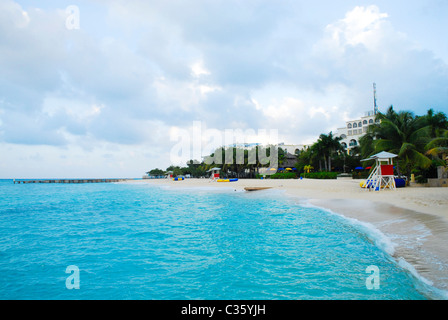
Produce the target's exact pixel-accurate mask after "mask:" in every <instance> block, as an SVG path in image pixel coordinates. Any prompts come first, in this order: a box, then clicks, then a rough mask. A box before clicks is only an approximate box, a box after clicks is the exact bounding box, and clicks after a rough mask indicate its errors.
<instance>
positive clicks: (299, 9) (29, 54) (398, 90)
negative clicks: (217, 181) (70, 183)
mask: <svg viewBox="0 0 448 320" xmlns="http://www.w3.org/2000/svg"><path fill="white" fill-rule="evenodd" d="M34 6H35V4H33V3H32V2H29V5H28V6H26V7H25V6H24V5H22V6H21V5H19V4H18V2H14V1H11V0H3V1H0V69H1V70H2V72H1V73H0V110H1V113H0V141H1V142H2V143H3V145H2V146H1V148H3V147H4V146H5V144H6V145H7V146H8V148H10V149H11V150H13V151H14V152H18V150H20V148H23V150H30V151H29V154H30V156H31V155H35V154H36V150H38V148H39V147H38V146H40V147H42V150H52V151H51V152H52V153H53V154H57V152H58V151H57V150H58V148H64V150H65V151H67V150H69V151H67V152H66V153H64V155H65V156H66V157H68V158H70V157H75V154H74V153H75V151H76V152H79V153H80V154H81V155H82V154H83V152H84V153H85V158H86V159H89V161H90V162H91V163H97V164H98V163H101V161H102V160H104V159H108V161H116V162H114V166H111V167H110V168H116V169H117V170H123V169H121V168H122V167H121V165H120V166H119V165H115V164H116V163H121V164H124V165H126V164H128V165H130V164H131V162H126V160H125V159H123V158H125V156H121V155H120V154H119V151H118V150H121V151H123V152H125V154H126V156H129V157H130V158H133V159H134V158H138V159H140V161H142V162H141V164H140V166H144V167H145V168H144V169H141V171H143V170H147V169H150V168H151V166H153V165H151V163H154V166H155V164H156V163H157V165H158V166H161V165H160V164H161V163H163V161H164V160H166V159H168V158H169V151H170V148H171V144H170V141H169V128H171V127H172V126H175V127H179V128H187V127H188V126H191V124H192V122H193V121H194V120H201V121H203V122H204V123H206V125H207V126H208V127H210V128H215V129H217V130H224V129H226V128H229V129H237V128H239V129H248V128H252V129H255V130H257V129H278V130H279V135H280V136H281V139H282V140H285V142H289V143H309V142H312V141H313V140H315V139H316V138H317V136H318V135H319V134H320V133H328V132H329V131H330V130H335V128H337V127H338V126H341V125H343V123H344V122H345V121H346V120H347V119H350V118H352V117H357V116H359V115H362V114H363V113H364V111H367V110H369V109H371V108H372V105H373V98H372V83H373V82H376V83H377V89H378V102H379V104H380V108H383V109H384V108H386V107H387V106H388V105H390V104H394V106H396V107H398V108H400V107H401V108H403V109H412V110H414V111H415V112H416V113H420V114H421V113H422V112H425V111H426V109H427V108H428V107H434V108H435V109H442V111H444V110H445V111H446V110H447V109H448V106H447V104H446V103H447V102H446V101H448V96H447V95H448V94H447V91H446V88H447V87H448V71H447V70H448V69H447V65H446V63H445V62H444V61H443V60H438V59H436V58H435V57H434V55H433V53H432V51H431V48H428V47H425V46H421V45H420V44H419V43H417V41H415V39H414V38H413V37H414V34H412V33H407V32H406V31H407V29H403V30H402V29H399V28H397V27H396V24H395V23H394V22H396V21H397V20H396V16H397V12H398V13H399V11H397V10H395V11H394V12H395V15H393V14H392V13H390V12H389V10H392V9H396V5H394V4H390V5H389V4H388V5H371V6H350V5H349V4H344V5H340V4H338V5H336V4H335V3H334V2H325V1H318V2H316V3H314V2H313V3H310V4H299V3H298V2H295V1H286V2H282V3H277V2H272V1H267V0H266V1H245V2H241V1H233V0H230V1H224V0H222V1H221V0H219V1H206V0H192V1H188V2H185V1H176V0H172V1H156V2H142V1H135V0H131V1H118V0H115V1H102V0H101V1H96V2H95V3H94V4H91V3H90V2H89V3H87V2H86V3H81V4H79V8H80V19H81V21H80V22H81V29H80V30H67V28H66V27H65V19H66V13H65V8H55V7H53V8H51V5H50V4H49V5H48V6H49V7H50V8H45V9H36V8H34ZM409 6H410V8H409V10H412V8H416V5H415V4H414V3H410V4H409ZM324 7H325V8H326V7H328V8H337V10H336V9H335V10H332V11H331V12H323V11H322V9H321V8H324ZM415 14H416V15H417V13H415ZM441 16H442V15H441ZM400 17H401V18H402V19H406V16H404V15H401V16H400ZM422 18H423V16H422ZM425 21H426V22H428V20H425ZM410 23H412V24H413V26H414V25H415V24H420V25H421V24H423V23H425V22H424V21H422V22H420V21H418V19H412V21H410ZM440 24H443V25H445V26H446V22H440ZM400 26H402V27H403V26H405V24H401V25H400ZM415 28H416V27H415V26H414V29H413V30H415ZM439 29H440V30H439ZM439 29H437V30H433V34H429V33H428V35H427V36H428V37H436V38H437V37H438V38H440V39H442V38H443V36H444V34H443V30H442V29H443V28H439ZM409 30H410V29H409ZM425 30H427V29H425ZM424 43H430V42H424ZM433 43H436V41H434V42H433ZM438 106H439V107H440V108H438ZM106 145H107V148H105V146H106ZM50 146H55V147H50ZM28 148H29V149H28ZM52 148H53V149H52ZM139 148H140V149H142V150H143V149H144V150H145V153H141V154H140V155H139V153H138V152H137V150H138V149H139ZM106 149H107V150H106ZM109 149H110V150H109ZM113 150H117V152H114V151H113ZM27 152H28V151H27ZM2 153H3V149H2ZM40 154H41V155H42V156H43V155H44V152H43V151H42V152H40ZM105 154H108V156H106V157H105V156H104V155H105ZM145 156H146V157H147V158H146V159H144V157H145ZM14 157H16V158H17V157H18V156H17V155H14V154H12V155H9V159H10V162H9V163H11V164H12V163H13V162H14V160H13V159H14ZM56 158H57V159H59V157H56ZM68 158H65V159H66V160H64V161H67V159H68ZM163 159H164V160H163ZM47 160H48V161H50V159H47ZM24 161H25V160H23V162H22V164H24V163H25V162H24ZM89 161H88V162H89ZM136 161H137V160H136ZM151 161H153V162H151ZM65 163H66V162H61V163H60V165H61V166H65ZM136 163H137V162H135V163H132V165H134V166H135V165H137V164H136ZM143 163H144V164H143ZM54 166H57V164H55V165H54ZM162 167H163V166H162ZM78 168H79V170H80V172H85V171H83V170H84V169H82V168H81V167H80V166H79V167H78ZM2 172H5V171H4V170H3V171H2ZM2 172H0V176H1V175H2Z"/></svg>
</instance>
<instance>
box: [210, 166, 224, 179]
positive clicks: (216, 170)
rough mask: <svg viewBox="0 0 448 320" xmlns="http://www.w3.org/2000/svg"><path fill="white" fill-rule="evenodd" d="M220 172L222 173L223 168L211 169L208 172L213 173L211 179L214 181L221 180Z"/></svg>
mask: <svg viewBox="0 0 448 320" xmlns="http://www.w3.org/2000/svg"><path fill="white" fill-rule="evenodd" d="M219 171H221V168H217V167H216V168H211V169H210V170H208V171H207V172H211V174H210V179H212V181H215V180H217V179H219Z"/></svg>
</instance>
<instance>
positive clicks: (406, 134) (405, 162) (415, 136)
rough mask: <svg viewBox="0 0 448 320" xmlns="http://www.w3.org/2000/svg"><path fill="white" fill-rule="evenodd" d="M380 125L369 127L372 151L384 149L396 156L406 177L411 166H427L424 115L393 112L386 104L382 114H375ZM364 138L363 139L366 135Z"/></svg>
mask: <svg viewBox="0 0 448 320" xmlns="http://www.w3.org/2000/svg"><path fill="white" fill-rule="evenodd" d="M377 120H379V121H380V125H378V126H372V127H371V128H372V129H371V132H370V134H371V135H372V138H373V139H372V146H373V152H375V153H377V152H380V151H388V152H392V153H395V154H397V155H398V159H399V166H400V167H401V168H403V169H404V171H405V173H406V175H407V176H408V177H409V176H410V174H411V170H412V168H413V167H421V168H428V167H430V166H431V163H432V162H431V160H430V159H429V158H428V157H427V156H426V155H425V154H424V153H425V152H424V148H425V145H426V144H427V142H428V140H429V136H430V132H429V126H428V125H427V122H426V118H425V117H415V116H414V114H413V113H412V112H409V111H400V112H398V113H397V112H395V111H394V110H393V106H390V107H389V109H388V110H387V112H386V114H381V113H379V114H378V115H377ZM366 139H367V138H366Z"/></svg>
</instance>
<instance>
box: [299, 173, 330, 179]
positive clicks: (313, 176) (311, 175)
mask: <svg viewBox="0 0 448 320" xmlns="http://www.w3.org/2000/svg"><path fill="white" fill-rule="evenodd" d="M300 177H302V178H308V179H337V177H338V173H337V172H325V171H322V172H310V173H302V174H301V175H300Z"/></svg>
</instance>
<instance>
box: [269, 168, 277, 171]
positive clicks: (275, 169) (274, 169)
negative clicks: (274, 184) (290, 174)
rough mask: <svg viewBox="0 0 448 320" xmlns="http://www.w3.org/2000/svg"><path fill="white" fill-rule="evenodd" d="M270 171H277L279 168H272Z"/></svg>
mask: <svg viewBox="0 0 448 320" xmlns="http://www.w3.org/2000/svg"><path fill="white" fill-rule="evenodd" d="M269 171H277V168H270V169H269Z"/></svg>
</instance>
